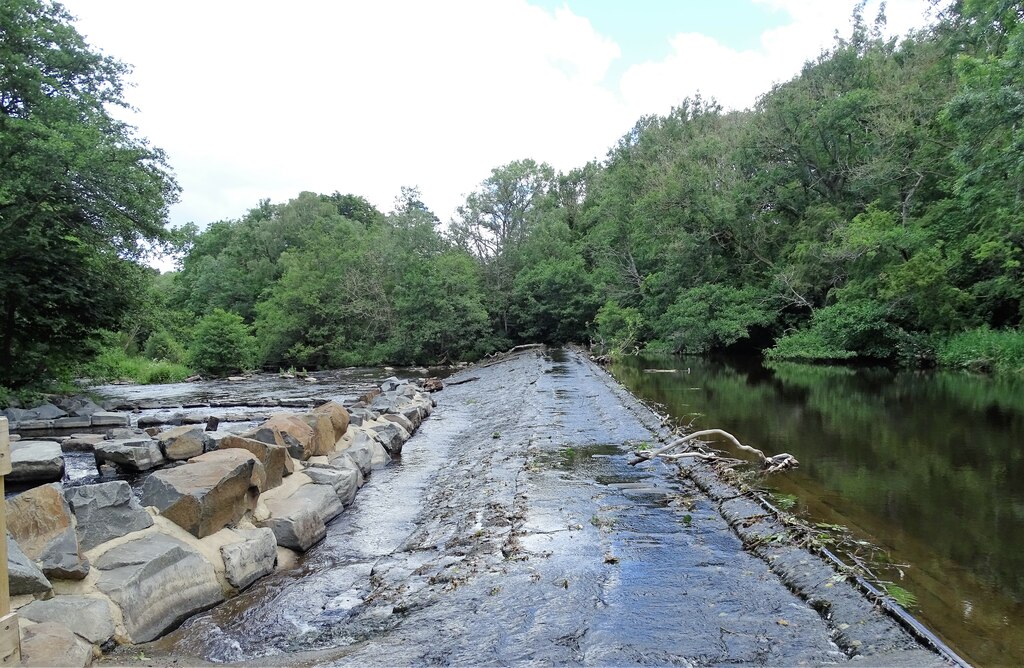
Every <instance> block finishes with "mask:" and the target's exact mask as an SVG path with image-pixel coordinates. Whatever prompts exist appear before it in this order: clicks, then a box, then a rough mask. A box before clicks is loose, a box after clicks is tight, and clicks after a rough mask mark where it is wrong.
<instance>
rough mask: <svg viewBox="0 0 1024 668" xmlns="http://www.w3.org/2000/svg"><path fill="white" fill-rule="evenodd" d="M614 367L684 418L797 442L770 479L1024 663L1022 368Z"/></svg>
mask: <svg viewBox="0 0 1024 668" xmlns="http://www.w3.org/2000/svg"><path fill="white" fill-rule="evenodd" d="M647 369H659V370H664V369H676V370H677V371H676V372H675V373H651V372H648V371H645V370H647ZM612 371H613V373H614V374H615V376H616V377H617V378H618V379H619V380H621V381H622V382H624V383H625V384H626V385H627V386H628V387H629V388H630V389H631V390H633V391H634V392H635V393H636V394H638V395H639V396H641V397H644V398H645V399H648V400H652V401H655V402H658V403H660V404H664V405H665V406H666V407H667V409H668V411H669V412H670V413H671V414H672V415H674V416H675V417H677V418H682V420H683V422H684V423H685V422H689V421H690V420H691V419H692V420H693V421H694V422H693V424H694V427H719V428H722V429H725V430H727V431H730V432H732V433H733V434H735V435H736V436H737V437H738V438H739V439H740V440H741V441H742V442H744V443H750V444H751V445H754V446H756V447H759V448H761V449H763V450H765V451H766V452H768V453H770V454H774V453H779V452H789V453H792V454H793V455H795V456H796V458H797V459H799V460H800V465H801V467H800V469H799V470H797V471H794V472H789V473H786V474H783V475H781V476H776V477H773V478H772V479H770V480H769V481H768V483H767V484H768V485H769V486H771V488H772V489H774V490H777V491H778V492H781V493H785V494H794V495H796V496H797V498H798V499H799V504H800V509H801V510H802V511H804V512H805V513H807V514H808V515H809V516H811V517H812V518H813V519H815V520H816V521H823V522H829V523H836V524H843V525H846V526H847V527H849V528H850V529H851V530H852V531H853V532H854V533H855V534H856V535H858V536H859V537H862V538H867V539H868V540H870V541H872V542H873V543H874V544H876V545H878V546H880V547H882V548H884V549H885V550H887V551H888V552H889V555H890V557H891V559H892V561H893V562H894V563H901V564H908V565H909V568H907V569H905V574H906V577H905V579H904V580H902V581H900V582H898V584H900V586H902V587H904V588H905V589H908V590H910V591H911V592H912V593H914V594H915V595H916V596H917V598H918V606H917V608H915V609H914V612H915V614H916V615H917V616H918V617H919V618H920V619H922V620H923V621H924V622H925V623H926V624H928V626H929V627H931V628H932V629H933V630H934V631H936V633H938V635H940V636H941V637H942V638H943V639H944V640H945V641H946V642H948V643H949V644H950V646H951V647H953V648H954V649H955V650H957V651H958V652H960V653H961V655H962V656H964V657H965V658H967V659H968V660H970V661H972V662H974V663H976V664H978V665H1020V664H1024V380H1022V379H1019V378H995V379H994V378H988V377H983V376H973V375H968V374H963V373H943V372H913V371H892V370H888V369H877V368H871V369H853V368H848V367H824V366H808V365H798V364H773V365H771V367H770V368H768V367H765V366H762V365H761V363H760V362H757V361H754V362H751V361H749V360H746V361H736V360H728V361H727V360H702V359H696V358H690V357H687V358H646V359H637V358H629V359H626V360H624V361H623V362H622V363H619V364H617V365H615V366H614V367H613V369H612Z"/></svg>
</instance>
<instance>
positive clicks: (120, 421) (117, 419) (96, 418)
mask: <svg viewBox="0 0 1024 668" xmlns="http://www.w3.org/2000/svg"><path fill="white" fill-rule="evenodd" d="M90 417H91V418H92V426H94V427H127V426H128V425H129V424H130V420H129V419H128V414H127V413H112V412H109V411H96V412H95V413H93V414H92V415H91V416H90Z"/></svg>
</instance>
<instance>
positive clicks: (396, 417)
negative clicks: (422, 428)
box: [381, 406, 420, 434]
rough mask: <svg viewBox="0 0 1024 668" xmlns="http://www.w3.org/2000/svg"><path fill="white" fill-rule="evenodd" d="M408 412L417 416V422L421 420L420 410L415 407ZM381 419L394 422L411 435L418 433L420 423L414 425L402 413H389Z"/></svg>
mask: <svg viewBox="0 0 1024 668" xmlns="http://www.w3.org/2000/svg"><path fill="white" fill-rule="evenodd" d="M406 410H407V411H411V413H412V414H413V415H415V416H416V418H417V420H419V414H420V412H419V409H417V408H416V407H415V406H413V407H410V408H408V409H406ZM381 417H382V418H383V419H385V420H387V421H388V422H394V423H395V424H397V425H398V426H399V427H401V428H402V429H404V430H405V431H406V432H407V433H409V434H412V433H413V432H414V431H416V427H417V425H419V422H417V423H416V424H413V423H412V421H411V420H410V419H409V418H407V417H405V415H403V414H402V413H387V414H385V415H382V416H381Z"/></svg>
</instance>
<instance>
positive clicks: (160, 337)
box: [143, 329, 188, 364]
mask: <svg viewBox="0 0 1024 668" xmlns="http://www.w3.org/2000/svg"><path fill="white" fill-rule="evenodd" d="M143 354H144V355H145V356H146V357H148V358H149V359H151V360H164V361H167V362H174V363H176V364H181V363H183V362H184V361H185V359H186V357H187V356H188V353H187V351H186V350H185V346H183V345H182V344H181V343H180V342H178V341H177V339H175V338H174V336H172V335H171V334H170V332H168V331H166V330H162V329H161V330H159V331H156V332H153V333H152V334H150V335H149V338H148V339H146V345H145V346H144V347H143Z"/></svg>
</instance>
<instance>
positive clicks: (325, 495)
mask: <svg viewBox="0 0 1024 668" xmlns="http://www.w3.org/2000/svg"><path fill="white" fill-rule="evenodd" d="M288 499H289V501H291V502H292V503H295V504H299V505H304V506H306V507H308V508H310V509H312V510H313V512H315V513H316V514H317V517H319V518H320V521H321V522H323V523H324V524H325V525H326V524H327V523H328V522H330V521H331V520H333V519H334V518H335V517H337V516H338V515H340V514H341V513H342V511H343V510H345V507H344V506H343V505H342V504H341V499H339V498H338V495H337V493H336V492H335V491H334V488H333V487H331V486H330V485H303V486H302V487H299V488H298V489H297V490H295V491H294V492H292V495H291V496H290V497H288Z"/></svg>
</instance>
